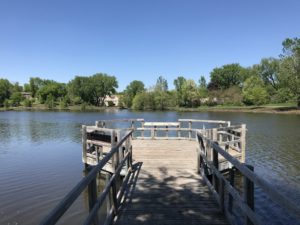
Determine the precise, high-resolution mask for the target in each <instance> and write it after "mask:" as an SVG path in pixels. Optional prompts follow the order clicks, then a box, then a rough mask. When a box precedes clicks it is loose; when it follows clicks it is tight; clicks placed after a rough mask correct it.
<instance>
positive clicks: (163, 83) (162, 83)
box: [155, 76, 168, 91]
mask: <svg viewBox="0 0 300 225" xmlns="http://www.w3.org/2000/svg"><path fill="white" fill-rule="evenodd" d="M155 91H168V82H167V80H166V79H165V78H163V77H162V76H160V77H158V79H157V81H156V85H155Z"/></svg>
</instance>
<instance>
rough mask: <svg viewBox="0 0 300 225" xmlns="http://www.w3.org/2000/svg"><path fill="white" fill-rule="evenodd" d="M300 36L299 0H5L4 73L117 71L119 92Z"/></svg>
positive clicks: (1, 29)
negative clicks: (134, 84)
mask: <svg viewBox="0 0 300 225" xmlns="http://www.w3.org/2000/svg"><path fill="white" fill-rule="evenodd" d="M287 37H300V1H299V0H281V1H279V0H272V1H271V0H251V1H250V0H249V1H246V0H235V1H234V0H203V1H201V0H195V1H192V0H180V1H179V0H136V1H132V0H119V1H117V0H105V1H101V0H95V1H93V0H87V1H84V0H80V1H79V0H48V1H45V0H36V1H32V0H26V1H25V0H19V1H16V0H1V1H0V78H7V79H9V80H10V81H11V82H16V81H19V82H20V83H21V84H24V83H26V82H28V80H29V77H32V76H39V77H41V78H47V79H53V80H56V81H59V82H68V81H69V80H71V79H72V78H73V77H74V76H75V75H84V76H87V75H92V74H94V73H97V72H103V73H107V74H109V75H114V76H116V77H117V79H118V81H119V91H121V90H123V89H124V88H125V87H126V85H128V83H129V82H130V81H132V80H142V81H143V82H144V83H145V84H146V86H150V85H153V84H155V82H156V79H157V77H158V76H160V75H162V76H164V77H165V78H166V79H167V80H168V82H169V86H170V87H171V88H172V87H173V85H172V84H173V80H174V79H175V78H176V77H177V76H179V75H183V76H185V77H187V78H190V79H194V80H195V81H198V79H199V77H200V75H205V77H206V78H209V72H210V71H211V70H212V69H213V68H214V67H217V66H222V65H224V64H228V63H240V64H241V65H242V66H250V65H252V64H254V63H258V62H259V61H260V59H261V58H263V57H269V56H273V57H277V56H278V55H279V54H280V53H281V49H282V47H281V43H282V41H283V40H284V39H285V38H287Z"/></svg>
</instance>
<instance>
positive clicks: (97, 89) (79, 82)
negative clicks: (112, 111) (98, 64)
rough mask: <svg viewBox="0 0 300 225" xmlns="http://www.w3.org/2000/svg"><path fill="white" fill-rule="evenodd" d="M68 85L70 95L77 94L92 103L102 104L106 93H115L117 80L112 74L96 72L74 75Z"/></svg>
mask: <svg viewBox="0 0 300 225" xmlns="http://www.w3.org/2000/svg"><path fill="white" fill-rule="evenodd" d="M68 87H69V92H70V94H71V95H72V96H78V97H80V98H81V99H82V100H83V101H84V102H87V103H90V104H92V105H96V106H103V104H104V99H105V97H106V95H112V94H114V93H116V88H117V87H118V82H117V79H116V78H115V77H114V76H109V75H107V74H103V73H96V74H94V75H93V76H91V77H82V76H76V77H75V78H74V79H73V80H71V81H70V82H69V84H68Z"/></svg>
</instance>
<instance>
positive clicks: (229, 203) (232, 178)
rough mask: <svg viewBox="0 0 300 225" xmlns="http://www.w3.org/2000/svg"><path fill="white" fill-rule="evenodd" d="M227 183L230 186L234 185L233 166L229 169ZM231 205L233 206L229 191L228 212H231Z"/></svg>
mask: <svg viewBox="0 0 300 225" xmlns="http://www.w3.org/2000/svg"><path fill="white" fill-rule="evenodd" d="M229 183H230V185H231V186H232V187H234V168H231V169H230V170H229ZM232 206H233V197H232V195H231V194H230V193H229V196H228V211H229V213H230V214H232Z"/></svg>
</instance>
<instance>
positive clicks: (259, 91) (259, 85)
mask: <svg viewBox="0 0 300 225" xmlns="http://www.w3.org/2000/svg"><path fill="white" fill-rule="evenodd" d="M268 98H269V96H268V93H267V91H266V89H265V87H264V86H263V81H262V80H261V79H260V78H259V77H256V76H253V77H250V78H248V79H247V80H246V81H245V83H244V87H243V102H244V103H245V104H246V105H262V104H265V103H267V101H268Z"/></svg>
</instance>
